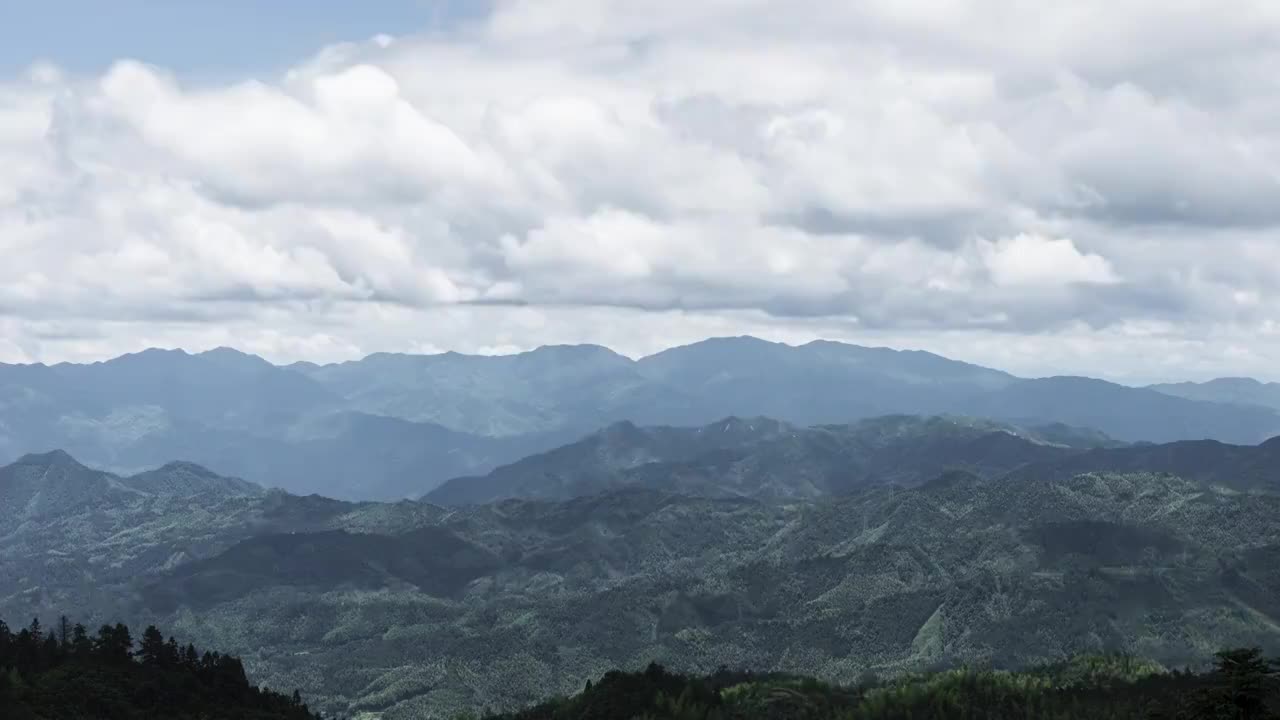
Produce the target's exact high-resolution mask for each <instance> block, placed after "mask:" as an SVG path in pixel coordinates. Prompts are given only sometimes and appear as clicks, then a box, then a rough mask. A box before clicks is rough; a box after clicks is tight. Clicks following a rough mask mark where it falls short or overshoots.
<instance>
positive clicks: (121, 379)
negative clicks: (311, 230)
mask: <svg viewBox="0 0 1280 720" xmlns="http://www.w3.org/2000/svg"><path fill="white" fill-rule="evenodd" d="M892 414H916V415H936V414H950V415H963V416H972V417H989V418H993V419H995V420H997V421H1000V422H1005V423H1012V424H1014V425H1017V426H1019V427H1024V428H1025V427H1033V426H1043V427H1046V428H1047V427H1049V426H1051V425H1052V424H1054V423H1059V424H1064V425H1067V426H1070V427H1073V428H1088V429H1089V430H1088V431H1085V430H1069V431H1068V434H1069V435H1071V434H1072V433H1074V434H1075V435H1074V436H1073V437H1074V438H1075V439H1072V440H1070V442H1069V443H1067V444H1072V443H1075V442H1076V440H1083V439H1084V437H1085V435H1084V434H1081V433H1085V434H1087V432H1089V431H1100V432H1102V433H1103V434H1104V435H1105V436H1109V437H1110V438H1115V439H1116V440H1119V441H1154V442H1166V441H1172V440H1182V439H1204V438H1212V439H1217V440H1221V441H1224V442H1233V443H1242V444H1248V443H1255V442H1259V441H1261V440H1263V439H1265V438H1267V437H1270V436H1272V435H1275V434H1280V413H1277V412H1276V411H1275V410H1273V409H1270V408H1262V407H1258V406H1250V407H1245V406H1241V405H1238V404H1226V403H1214V402H1204V401H1200V400H1192V399H1187V398H1181V397H1175V396H1172V395H1168V394H1165V393H1162V392H1156V391H1155V390H1151V389H1138V388H1129V387H1124V386H1120V385H1115V384H1112V383H1105V382H1102V381H1096V380H1089V379H1084V378H1046V379H1040V380H1022V379H1019V378H1016V377H1013V376H1011V375H1008V374H1007V373H1003V372H999V371H996V370H990V369H987V368H982V367H978V366H974V365H970V364H966V363H961V362H956V361H952V360H948V359H946V358H943V357H940V356H937V355H933V354H930V353H924V352H906V351H895V350H889V349H884V348H865V347H859V346H855V345H847V344H842V343H834V342H813V343H808V344H806V345H801V346H798V347H793V346H789V345H784V344H780V343H772V342H766V341H763V340H759V339H755V338H749V337H746V338H715V339H711V340H706V341H703V342H699V343H694V344H692V345H688V346H684V347H679V348H673V349H670V350H667V351H664V352H661V353H658V354H656V355H653V356H650V357H647V358H643V359H640V360H631V359H629V358H627V357H624V356H621V355H618V354H617V353H614V352H612V351H610V350H608V349H605V348H601V347H598V346H589V345H587V346H550V347H543V348H539V349H537V350H533V351H530V352H526V353H520V354H516V355H509V356H497V357H488V356H467V355H460V354H457V353H445V354H440V355H393V354H376V355H371V356H369V357H367V358H365V359H363V360H359V361H354V362H347V363H337V364H332V365H317V364H313V363H297V364H294V365H291V366H288V367H278V366H274V365H272V364H270V363H268V362H266V361H265V360H263V359H261V358H258V357H256V356H252V355H247V354H245V353H241V352H238V351H235V350H231V349H226V348H222V349H218V350H213V351H210V352H204V353H197V354H188V353H185V352H182V351H176V350H175V351H169V350H148V351H144V352H140V353H135V354H132V355H125V356H122V357H119V358H116V359H113V360H109V361H106V362H100V363H91V364H87V365H73V364H65V363H64V364H58V365H53V366H44V365H0V462H6V461H12V460H14V459H17V458H18V457H20V456H22V455H24V454H26V453H31V452H45V451H48V450H51V449H54V448H61V449H64V450H67V451H68V452H70V453H72V454H73V455H74V456H75V457H77V458H81V459H83V460H84V461H86V462H89V463H90V464H92V465H95V466H99V467H104V468H108V469H111V470H113V471H115V472H118V473H121V474H130V473H133V472H137V471H139V470H142V469H145V468H150V467H157V466H159V465H162V464H164V463H166V462H169V461H175V460H182V461H190V462H195V463H198V464H200V465H203V466H205V467H208V468H210V469H212V470H213V471H215V472H219V473H221V474H224V475H237V476H240V477H244V478H246V479H248V480H252V481H255V482H258V483H261V484H264V485H271V486H280V487H283V488H285V489H288V490H290V491H294V492H300V493H311V492H320V493H323V494H326V495H333V496H338V497H342V498H349V499H394V498H399V497H405V496H410V495H415V494H418V493H421V492H423V491H424V490H428V489H431V488H433V487H435V486H436V485H438V484H439V483H441V482H443V481H445V480H448V479H450V478H454V477H459V476H464V475H483V474H486V473H488V472H489V471H491V470H493V469H494V468H495V467H498V466H500V465H504V464H508V463H511V462H514V461H515V460H517V459H519V458H521V457H524V456H525V455H530V454H534V453H540V452H544V451H547V450H551V449H553V448H555V447H558V446H560V445H563V444H565V443H568V442H571V441H573V440H575V439H577V438H580V437H582V436H583V435H586V434H588V433H590V432H594V431H596V430H598V429H600V428H602V427H607V426H609V425H611V424H613V423H617V422H622V421H629V422H631V423H633V424H635V425H636V426H644V427H651V426H661V425H667V426H684V427H697V426H702V425H706V424H708V423H712V422H715V421H716V420H718V419H720V418H724V417H730V416H734V417H760V416H765V417H772V418H776V419H777V420H779V421H781V422H785V423H790V424H793V425H797V426H801V427H807V426H810V425H818V424H833V425H843V424H849V423H853V422H857V421H859V420H862V419H865V418H869V417H877V416H883V415H892ZM1100 442H1104V443H1105V442H1108V441H1106V440H1100ZM675 459H678V458H675Z"/></svg>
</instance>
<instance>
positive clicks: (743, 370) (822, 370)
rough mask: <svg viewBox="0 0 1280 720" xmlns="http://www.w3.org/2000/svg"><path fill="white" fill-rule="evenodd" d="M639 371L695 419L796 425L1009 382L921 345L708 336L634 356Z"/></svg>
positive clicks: (917, 408)
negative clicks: (686, 403)
mask: <svg viewBox="0 0 1280 720" xmlns="http://www.w3.org/2000/svg"><path fill="white" fill-rule="evenodd" d="M637 364H638V366H639V368H640V370H641V371H642V372H643V373H644V375H645V376H646V377H648V378H650V379H651V380H653V381H655V382H660V383H662V384H664V385H667V386H671V387H675V388H677V389H679V390H680V391H681V392H683V393H685V394H686V395H687V396H689V397H691V398H694V399H695V400H696V403H697V407H698V408H699V411H700V417H699V418H697V420H698V421H699V422H709V421H712V420H714V419H716V418H719V417H726V416H735V415H736V416H743V417H749V416H753V415H764V416H767V417H775V418H780V419H783V420H786V421H788V422H792V423H796V424H799V425H816V424H824V423H847V422H849V421H851V420H857V419H860V418H865V417H873V416H878V415H889V414H897V413H906V414H935V413H940V412H947V411H949V410H951V409H952V407H953V406H956V405H957V404H958V403H960V402H961V401H962V400H963V399H964V398H967V397H970V396H972V395H974V394H975V393H982V392H988V391H991V390H995V389H999V388H1002V387H1005V386H1007V385H1009V384H1010V383H1014V382H1017V378H1014V377H1013V376H1011V375H1008V374H1006V373H1003V372H999V371H996V370H989V369H987V368H981V367H978V366H975V365H969V364H966V363H961V362H956V361H954V360H948V359H946V358H942V357H939V356H937V355H933V354H930V353H925V352H913V351H897V350H889V349H886V348H864V347H859V346H856V345H847V344H843V343H835V342H812V343H808V344H806V345H801V346H798V347H793V346H790V345H785V344H782V343H772V342H767V341H764V340H760V339H757V338H752V337H738V338H713V339H710V340H706V341H703V342H699V343H694V344H692V345H686V346H683V347H677V348H672V349H670V350H666V351H663V352H660V353H657V354H656V355H651V356H649V357H646V358H643V359H641V360H639V361H638V363H637Z"/></svg>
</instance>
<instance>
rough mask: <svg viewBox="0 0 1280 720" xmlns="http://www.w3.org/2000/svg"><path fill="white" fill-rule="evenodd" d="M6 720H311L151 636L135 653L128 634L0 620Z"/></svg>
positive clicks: (239, 670) (228, 667) (232, 660)
mask: <svg viewBox="0 0 1280 720" xmlns="http://www.w3.org/2000/svg"><path fill="white" fill-rule="evenodd" d="M0 717H2V718H3V719H4V720H53V719H56V720H79V719H81V718H84V719H88V718H93V719H94V720H97V719H98V718H102V719H104V720H135V719H144V718H145V719H147V720H151V719H153V718H155V719H157V720H158V719H159V718H165V719H166V720H168V719H171V718H172V719H182V718H193V719H195V718H199V719H201V720H224V719H225V720H232V719H233V718H234V719H235V720H314V719H315V718H318V717H319V716H318V715H313V714H312V713H311V712H310V711H309V710H308V709H307V706H306V705H304V704H303V703H302V701H301V698H299V697H298V695H297V693H294V695H293V696H292V697H290V696H286V695H282V694H279V693H276V692H272V691H269V690H262V689H260V688H257V687H254V686H253V685H251V684H249V680H248V678H247V677H245V672H244V666H243V665H242V664H241V662H240V659H239V658H236V657H233V656H230V655H222V654H219V653H216V652H203V653H202V652H199V651H197V650H196V648H195V647H194V646H192V645H186V646H181V645H179V644H178V643H177V641H176V640H174V639H173V638H169V639H167V640H166V639H165V638H164V635H163V634H162V633H161V632H160V631H159V630H158V629H157V628H155V627H149V628H147V629H146V631H145V632H143V634H142V637H141V639H140V642H139V643H138V644H137V645H135V643H134V638H133V636H132V634H131V633H130V631H129V628H128V627H126V626H124V625H103V626H102V627H101V628H99V629H98V631H97V632H96V633H92V634H91V633H89V631H88V630H87V629H86V628H85V627H84V626H83V625H79V624H75V625H73V624H71V623H70V622H69V621H68V620H67V619H66V618H61V619H60V620H59V622H58V623H57V624H56V626H55V627H53V628H46V627H45V626H43V625H42V624H41V623H40V621H39V620H38V619H37V620H33V621H32V622H31V624H30V625H28V626H27V627H24V628H22V629H20V630H17V631H14V630H13V629H11V628H10V627H9V626H8V625H6V624H5V623H4V622H3V621H0Z"/></svg>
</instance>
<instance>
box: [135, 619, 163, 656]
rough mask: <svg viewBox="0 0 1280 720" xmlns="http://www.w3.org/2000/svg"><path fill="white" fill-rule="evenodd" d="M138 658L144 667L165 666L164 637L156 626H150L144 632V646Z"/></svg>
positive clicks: (140, 647) (139, 650)
mask: <svg viewBox="0 0 1280 720" xmlns="http://www.w3.org/2000/svg"><path fill="white" fill-rule="evenodd" d="M138 657H139V658H141V659H142V664H144V665H163V664H164V659H165V645H164V635H162V634H161V633H160V629H159V628H157V627H156V626H155V625H148V626H147V629H146V630H143V631H142V644H141V645H140V646H139V648H138Z"/></svg>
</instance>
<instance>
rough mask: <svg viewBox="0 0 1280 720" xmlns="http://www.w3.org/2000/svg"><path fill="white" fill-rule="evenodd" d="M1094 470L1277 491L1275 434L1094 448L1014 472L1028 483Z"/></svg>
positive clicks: (1279, 470) (1278, 441)
mask: <svg viewBox="0 0 1280 720" xmlns="http://www.w3.org/2000/svg"><path fill="white" fill-rule="evenodd" d="M1095 471H1109V472H1143V473H1163V474H1169V475H1177V476H1179V477H1183V478H1186V479H1188V480H1194V481H1196V482H1202V483H1208V484H1212V485H1217V486H1221V487H1228V488H1235V489H1237V490H1245V491H1247V490H1267V491H1272V492H1275V491H1280V437H1276V438H1272V439H1271V440H1268V441H1266V442H1263V443H1261V444H1258V445H1229V444H1227V443H1221V442H1218V441H1216V440H1181V441H1177V442H1172V443H1165V444H1161V445H1152V444H1147V443H1140V444H1136V445H1133V446H1130V447H1124V448H1097V449H1094V450H1090V451H1088V452H1085V453H1080V454H1075V455H1070V456H1065V457H1061V458H1055V459H1051V460H1047V461H1039V462H1036V463H1032V464H1030V465H1027V466H1025V467H1023V468H1020V469H1019V470H1018V471H1017V472H1016V476H1017V477H1020V478H1022V479H1024V480H1027V481H1042V480H1062V479H1066V478H1070V477H1073V476H1075V475H1078V474H1080V473H1084V472H1095Z"/></svg>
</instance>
